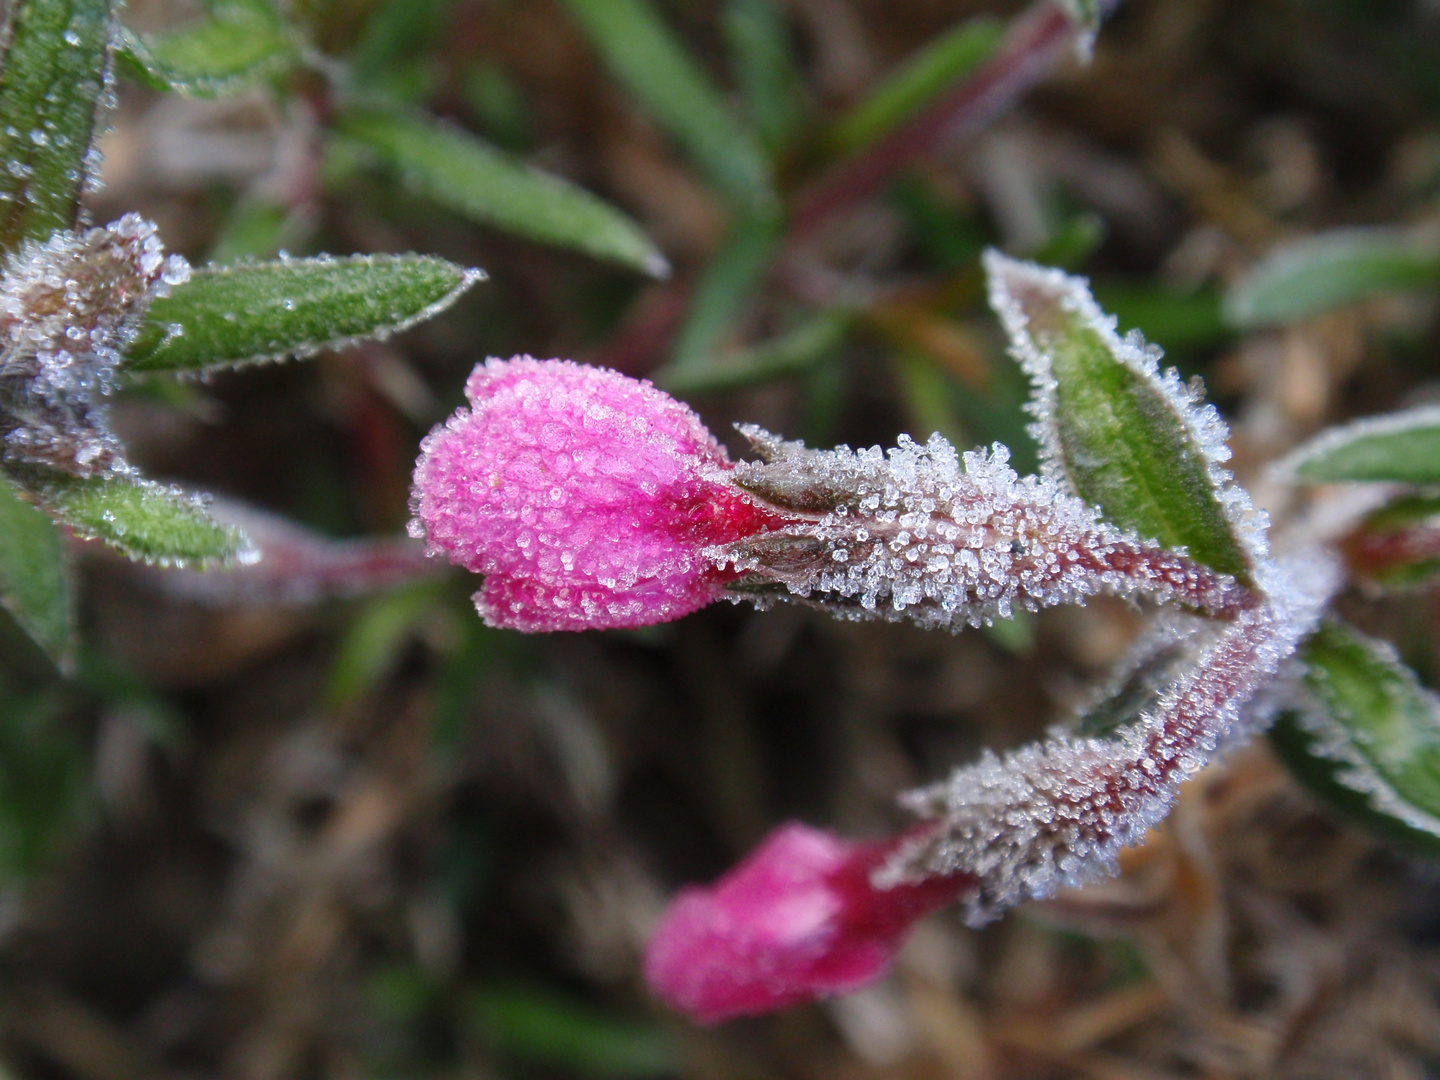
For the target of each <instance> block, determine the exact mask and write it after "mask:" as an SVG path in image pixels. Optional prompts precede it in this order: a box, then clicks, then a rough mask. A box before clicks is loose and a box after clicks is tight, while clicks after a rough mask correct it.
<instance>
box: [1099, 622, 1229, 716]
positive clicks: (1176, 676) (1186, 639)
mask: <svg viewBox="0 0 1440 1080" xmlns="http://www.w3.org/2000/svg"><path fill="white" fill-rule="evenodd" d="M1206 634H1207V630H1206V629H1204V628H1202V627H1200V626H1198V625H1196V624H1195V622H1194V620H1193V619H1191V620H1188V621H1183V622H1182V621H1176V620H1175V619H1173V618H1169V619H1165V620H1162V621H1161V622H1160V624H1159V625H1157V626H1155V627H1153V628H1152V629H1151V630H1150V631H1149V632H1148V633H1146V634H1145V635H1144V636H1143V637H1142V638H1141V639H1140V641H1139V642H1137V643H1136V645H1135V646H1134V647H1133V648H1132V649H1131V650H1130V654H1129V656H1127V657H1126V658H1125V662H1124V663H1123V664H1122V665H1121V667H1120V669H1119V671H1117V672H1116V674H1115V676H1114V677H1113V678H1112V679H1111V680H1110V682H1109V683H1108V685H1106V686H1103V687H1102V688H1101V689H1100V690H1099V691H1098V692H1097V693H1096V694H1095V696H1094V698H1093V699H1092V700H1091V701H1090V703H1089V704H1088V705H1086V706H1085V708H1083V709H1082V710H1081V711H1080V715H1079V717H1078V718H1077V719H1076V721H1075V723H1074V731H1075V734H1077V735H1083V736H1085V737H1086V738H1092V739H1100V738H1109V737H1111V736H1113V735H1115V734H1116V733H1117V732H1119V731H1121V730H1122V729H1123V728H1126V727H1128V726H1129V725H1131V724H1134V723H1137V722H1139V721H1140V720H1142V719H1143V718H1144V717H1145V715H1146V714H1147V713H1149V714H1153V713H1154V711H1155V709H1156V708H1157V707H1158V706H1159V705H1160V703H1161V702H1162V701H1163V700H1164V698H1165V695H1166V694H1168V693H1170V692H1171V691H1172V690H1173V689H1174V688H1175V687H1176V686H1177V685H1179V683H1180V681H1181V680H1182V679H1184V678H1185V676H1186V674H1187V673H1188V672H1189V671H1190V670H1191V669H1193V668H1194V667H1195V665H1196V662H1197V660H1198V659H1199V655H1200V651H1201V649H1202V648H1203V647H1204V645H1205V644H1206Z"/></svg>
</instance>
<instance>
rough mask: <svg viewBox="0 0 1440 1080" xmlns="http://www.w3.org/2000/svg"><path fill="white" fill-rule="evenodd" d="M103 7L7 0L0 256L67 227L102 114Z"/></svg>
mask: <svg viewBox="0 0 1440 1080" xmlns="http://www.w3.org/2000/svg"><path fill="white" fill-rule="evenodd" d="M112 18H113V2H112V0H14V2H13V3H11V4H10V5H9V20H8V23H7V25H6V28H5V31H4V35H3V40H4V42H5V45H4V55H3V57H0V251H14V250H15V249H16V248H17V247H19V246H20V243H21V241H23V240H27V239H28V240H45V239H47V238H48V237H49V236H50V234H51V233H53V232H55V231H56V230H58V229H69V228H73V227H74V225H75V224H76V221H77V219H78V217H79V211H80V196H81V194H82V193H83V192H84V191H85V189H86V187H87V186H88V185H89V184H91V183H93V182H94V181H95V178H96V175H97V173H98V171H99V155H98V154H97V153H95V152H94V151H92V149H91V144H92V143H93V141H94V139H95V136H96V134H97V131H96V128H97V126H98V124H99V118H100V115H101V113H102V111H103V110H104V109H105V108H106V107H107V106H108V98H109V89H108V87H107V85H106V84H107V80H108V79H109V77H110V76H109V72H110V64H111V54H110V49H109V42H110V37H111V33H112V29H113V28H112Z"/></svg>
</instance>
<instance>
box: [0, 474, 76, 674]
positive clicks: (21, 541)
mask: <svg viewBox="0 0 1440 1080" xmlns="http://www.w3.org/2000/svg"><path fill="white" fill-rule="evenodd" d="M0 604H4V605H5V610H7V611H8V612H10V614H11V615H13V616H14V617H15V621H16V622H17V623H19V624H20V626H21V628H22V629H23V630H24V631H25V632H26V633H27V634H29V635H30V637H31V639H32V640H33V641H34V642H35V643H36V644H37V645H39V646H40V647H41V648H42V649H44V650H45V652H46V653H47V654H48V655H49V656H50V658H51V659H52V660H54V661H55V663H56V664H57V665H58V666H59V667H60V668H61V670H62V671H63V670H65V669H67V668H68V667H69V664H70V658H71V649H72V646H73V644H74V641H73V637H74V626H73V625H72V615H73V613H72V609H71V604H70V572H69V569H68V567H67V566H66V563H65V551H64V548H63V546H62V544H61V538H60V530H59V529H57V528H56V527H55V523H54V522H52V521H51V520H50V519H49V517H47V516H46V515H45V514H44V513H42V512H41V511H40V510H37V509H36V508H35V507H34V506H31V505H30V504H29V503H27V502H25V501H24V500H23V499H21V498H20V493H19V491H18V489H16V488H15V486H14V485H13V484H11V483H10V481H9V480H7V479H5V478H3V477H0Z"/></svg>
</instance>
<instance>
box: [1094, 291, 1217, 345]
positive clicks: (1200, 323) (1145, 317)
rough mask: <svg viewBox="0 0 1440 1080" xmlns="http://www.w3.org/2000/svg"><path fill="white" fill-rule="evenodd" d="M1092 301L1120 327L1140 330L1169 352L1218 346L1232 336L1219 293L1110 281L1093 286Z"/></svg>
mask: <svg viewBox="0 0 1440 1080" xmlns="http://www.w3.org/2000/svg"><path fill="white" fill-rule="evenodd" d="M1095 301H1096V303H1098V304H1099V305H1100V307H1101V308H1102V309H1103V310H1105V311H1108V312H1110V313H1111V314H1112V315H1114V316H1115V318H1116V319H1117V320H1118V322H1119V325H1120V326H1121V328H1122V329H1127V330H1129V329H1139V330H1140V331H1142V332H1143V333H1144V334H1145V336H1146V337H1147V338H1148V339H1150V340H1151V341H1163V342H1164V343H1165V348H1167V349H1169V350H1171V351H1174V350H1176V349H1195V348H1204V347H1206V346H1210V345H1218V344H1220V343H1221V342H1224V341H1227V340H1228V339H1230V338H1231V337H1232V335H1233V332H1232V331H1231V330H1230V328H1229V327H1228V326H1226V325H1225V320H1224V318H1222V317H1221V314H1220V296H1219V294H1218V293H1215V292H1213V291H1209V290H1203V291H1200V292H1174V291H1172V290H1171V289H1168V288H1165V287H1164V286H1158V287H1157V286H1155V285H1149V284H1141V283H1120V282H1111V283H1107V284H1097V285H1096V286H1095Z"/></svg>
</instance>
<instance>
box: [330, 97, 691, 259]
mask: <svg viewBox="0 0 1440 1080" xmlns="http://www.w3.org/2000/svg"><path fill="white" fill-rule="evenodd" d="M335 124H336V128H337V130H339V131H340V132H342V133H343V134H345V135H347V136H349V138H351V139H353V140H354V141H355V142H356V143H359V144H361V145H362V146H363V147H364V148H365V149H366V150H367V151H369V152H370V153H371V154H372V155H374V156H377V157H379V158H380V159H381V161H383V162H384V163H385V164H386V165H388V166H389V167H391V168H393V169H396V170H397V171H398V172H399V173H400V176H401V178H402V179H403V180H404V181H405V183H406V184H408V185H409V186H410V187H411V188H413V189H414V190H416V191H418V192H420V193H422V194H423V195H426V196H428V197H429V198H431V199H434V200H435V201H436V202H437V203H439V204H440V205H441V206H444V207H447V208H448V209H450V210H453V211H455V212H456V213H458V214H463V215H464V216H465V217H468V218H470V219H472V220H474V221H478V222H481V223H482V224H486V225H493V226H495V227H497V228H501V229H505V230H507V231H509V232H514V233H518V234H519V235H521V236H525V237H529V238H530V239H531V240H538V241H540V242H541V243H545V244H555V245H557V246H559V247H568V248H574V249H575V250H577V251H583V252H585V253H586V254H588V255H593V256H595V257H596V258H597V259H608V260H610V261H611V262H617V263H621V264H622V265H625V266H631V267H634V268H635V269H637V270H641V271H644V272H645V273H647V274H650V275H652V276H654V277H665V276H666V275H667V274H668V273H669V272H670V265H669V263H667V262H666V261H665V256H664V255H662V254H661V253H660V250H659V249H658V248H657V247H656V246H655V245H654V244H653V243H652V242H651V241H650V238H649V237H648V236H646V235H645V233H644V232H643V231H642V230H641V228H640V226H638V225H636V224H635V222H633V221H632V220H630V218H628V217H626V216H625V215H624V214H622V213H621V212H620V211H619V210H617V209H615V208H614V207H613V206H611V205H610V204H609V203H607V202H605V201H604V200H602V199H600V198H598V197H597V196H595V195H592V194H591V193H590V192H588V191H586V190H585V189H584V188H581V187H577V186H576V185H574V184H572V183H570V182H569V181H568V180H562V179H561V178H560V177H558V176H555V175H553V174H551V173H546V172H541V171H540V170H539V169H533V168H531V167H529V166H527V165H525V164H524V163H522V162H520V161H518V160H517V159H515V158H513V157H511V156H510V155H509V154H506V153H504V152H503V151H501V150H497V149H496V148H495V147H493V146H491V145H489V144H488V143H486V142H484V141H482V140H481V139H479V138H477V137H475V136H474V135H471V134H469V133H468V132H465V131H462V130H460V129H459V128H457V127H455V126H453V125H451V124H446V123H442V122H440V121H437V120H432V119H430V118H428V117H423V116H419V115H401V114H398V113H393V112H386V111H381V110H369V109H356V110H350V111H347V112H344V113H342V114H341V115H340V116H339V117H337V118H336V122H335Z"/></svg>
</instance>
